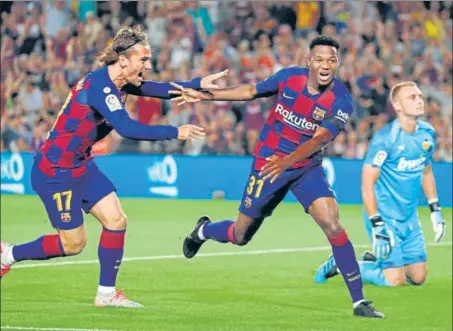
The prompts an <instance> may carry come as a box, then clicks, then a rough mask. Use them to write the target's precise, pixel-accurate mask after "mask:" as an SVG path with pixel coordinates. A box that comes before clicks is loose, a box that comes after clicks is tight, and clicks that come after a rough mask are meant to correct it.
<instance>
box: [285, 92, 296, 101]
mask: <svg viewBox="0 0 453 331" xmlns="http://www.w3.org/2000/svg"><path fill="white" fill-rule="evenodd" d="M283 96H284V97H285V98H288V99H294V98H293V97H290V96H288V95H286V94H285V93H284V92H283Z"/></svg>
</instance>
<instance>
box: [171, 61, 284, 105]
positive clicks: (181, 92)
mask: <svg viewBox="0 0 453 331" xmlns="http://www.w3.org/2000/svg"><path fill="white" fill-rule="evenodd" d="M290 73H291V70H290V69H287V68H286V69H282V70H280V71H279V72H277V73H275V74H273V75H272V76H270V77H268V78H267V79H265V80H263V81H261V82H258V83H257V84H240V85H236V86H231V87H225V88H221V89H212V90H208V91H195V90H194V89H190V88H185V87H184V86H181V85H178V84H172V85H173V86H174V87H175V89H173V90H172V91H170V94H174V95H177V96H178V97H177V98H175V99H173V101H177V102H179V103H178V105H181V104H184V103H186V102H198V101H200V100H220V101H248V100H253V99H256V98H261V97H269V96H271V95H274V94H277V93H278V89H279V83H280V82H281V81H282V80H284V79H286V78H287V77H288V75H289V74H290Z"/></svg>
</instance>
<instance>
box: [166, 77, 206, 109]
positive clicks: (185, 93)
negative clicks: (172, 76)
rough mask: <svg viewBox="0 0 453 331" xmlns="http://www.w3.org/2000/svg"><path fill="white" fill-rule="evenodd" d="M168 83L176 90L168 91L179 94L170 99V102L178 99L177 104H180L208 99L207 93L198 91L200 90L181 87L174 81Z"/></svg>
mask: <svg viewBox="0 0 453 331" xmlns="http://www.w3.org/2000/svg"><path fill="white" fill-rule="evenodd" d="M170 84H171V85H173V86H174V87H175V88H176V90H171V91H168V93H169V94H175V95H180V96H179V97H176V98H173V99H171V101H172V102H177V101H179V102H178V103H177V105H178V106H181V105H183V104H185V103H186V102H190V103H193V102H199V101H201V100H208V99H209V94H208V93H205V92H200V91H197V90H194V89H191V88H186V87H183V86H181V85H179V84H176V83H174V82H171V83H170Z"/></svg>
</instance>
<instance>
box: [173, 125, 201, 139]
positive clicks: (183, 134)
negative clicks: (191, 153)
mask: <svg viewBox="0 0 453 331" xmlns="http://www.w3.org/2000/svg"><path fill="white" fill-rule="evenodd" d="M204 136H205V133H204V129H203V128H202V127H199V126H196V125H192V124H186V125H181V126H180V127H178V139H180V140H188V139H203V138H204Z"/></svg>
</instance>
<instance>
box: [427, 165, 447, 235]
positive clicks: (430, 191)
mask: <svg viewBox="0 0 453 331" xmlns="http://www.w3.org/2000/svg"><path fill="white" fill-rule="evenodd" d="M422 187H423V192H424V193H425V196H426V199H427V200H428V204H429V208H430V210H431V223H432V225H433V230H434V233H435V238H434V241H435V242H439V241H441V240H442V238H443V237H444V235H445V220H444V218H443V215H442V209H441V208H440V205H439V199H438V197H437V188H436V180H435V178H434V174H433V169H432V165H431V163H429V164H428V165H426V166H425V171H424V172H423V181H422Z"/></svg>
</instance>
